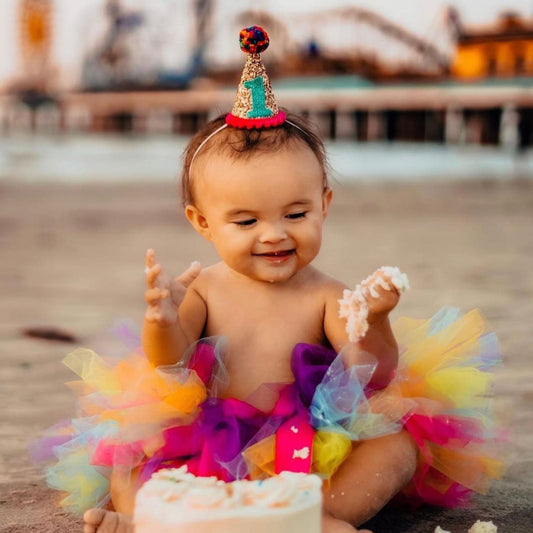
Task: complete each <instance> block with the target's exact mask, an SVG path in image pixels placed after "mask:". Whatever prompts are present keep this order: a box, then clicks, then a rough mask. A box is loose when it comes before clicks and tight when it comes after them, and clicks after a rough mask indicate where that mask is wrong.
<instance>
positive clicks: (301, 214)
mask: <svg viewBox="0 0 533 533" xmlns="http://www.w3.org/2000/svg"><path fill="white" fill-rule="evenodd" d="M306 214H307V211H298V213H289V214H288V215H286V217H287V218H289V219H290V220H295V219H298V218H304V217H305V215H306Z"/></svg>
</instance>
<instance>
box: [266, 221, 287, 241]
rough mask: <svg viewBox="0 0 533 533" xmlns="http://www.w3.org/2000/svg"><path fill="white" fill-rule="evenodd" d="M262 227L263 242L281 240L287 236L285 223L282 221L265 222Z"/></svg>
mask: <svg viewBox="0 0 533 533" xmlns="http://www.w3.org/2000/svg"><path fill="white" fill-rule="evenodd" d="M261 229H262V231H261V236H260V241H261V242H280V241H283V240H284V239H286V238H287V232H286V230H285V225H284V224H282V223H268V224H264V226H263V228H261Z"/></svg>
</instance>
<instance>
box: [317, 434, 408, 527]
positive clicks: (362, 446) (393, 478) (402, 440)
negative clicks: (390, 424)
mask: <svg viewBox="0 0 533 533" xmlns="http://www.w3.org/2000/svg"><path fill="white" fill-rule="evenodd" d="M416 465H417V446H416V444H415V443H414V441H413V439H412V438H411V436H410V435H409V433H407V432H406V431H405V430H403V431H401V432H399V433H395V434H393V435H387V436H385V437H379V438H376V439H371V440H368V441H364V442H361V443H359V444H355V445H354V446H353V448H352V451H351V452H350V455H348V457H347V458H346V460H345V461H344V462H343V463H342V465H341V467H340V468H339V470H338V471H337V472H336V473H335V475H334V476H333V477H332V479H331V484H330V486H329V487H328V488H326V489H324V511H325V512H326V513H327V514H329V515H330V516H332V517H333V518H336V519H338V520H343V521H345V522H348V523H349V524H353V525H354V526H358V525H359V524H363V523H364V522H366V521H367V520H368V519H370V518H372V517H373V516H374V515H375V514H376V513H377V512H378V511H379V510H380V509H381V508H382V507H384V506H385V505H386V504H387V503H388V502H389V501H390V500H391V499H392V498H393V497H394V496H395V495H396V494H397V493H398V492H399V491H400V490H401V489H402V488H403V487H405V486H406V485H407V484H408V483H409V481H410V480H411V478H412V477H413V475H414V473H415V469H416ZM325 531H327V530H325ZM332 531H333V529H332Z"/></svg>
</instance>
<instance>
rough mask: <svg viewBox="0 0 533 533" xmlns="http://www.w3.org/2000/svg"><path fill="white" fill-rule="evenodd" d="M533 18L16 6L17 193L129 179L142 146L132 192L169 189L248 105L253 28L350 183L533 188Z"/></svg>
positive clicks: (453, 12)
mask: <svg viewBox="0 0 533 533" xmlns="http://www.w3.org/2000/svg"><path fill="white" fill-rule="evenodd" d="M532 16H533V4H532V3H531V1H530V0H487V1H483V2H469V1H467V0H457V1H456V2H454V3H453V4H451V3H449V2H447V1H444V0H411V1H409V2H394V1H392V0H377V1H376V0H373V1H370V0H352V1H346V0H345V1H342V0H332V1H328V2H318V3H314V5H313V6H312V7H311V6H310V5H309V2H305V1H303V0H294V1H292V2H283V1H281V0H270V1H268V2H263V3H262V4H261V3H259V4H258V3H255V2H254V3H253V4H252V3H250V2H245V1H244V0H153V1H150V2H147V1H143V0H77V1H76V2H72V1H69V0H2V2H1V5H0V45H1V48H0V50H1V51H0V135H1V141H2V142H1V144H0V179H7V178H11V179H23V180H27V179H32V180H35V179H38V178H39V177H42V178H46V179H48V180H67V181H73V180H76V179H91V180H96V179H99V178H104V179H107V178H108V177H110V176H114V177H116V178H118V177H125V175H124V174H125V173H124V170H123V169H121V168H120V166H119V165H117V156H118V158H119V160H120V157H121V156H122V155H124V151H126V152H127V151H128V147H133V148H134V153H135V163H136V164H135V165H134V168H130V170H129V171H128V172H127V173H126V175H127V177H128V178H129V179H134V178H139V179H145V178H146V173H147V172H149V173H150V177H151V179H156V178H160V179H165V178H168V176H169V173H171V174H172V173H175V172H176V166H175V165H176V163H175V160H173V159H172V157H171V156H170V153H171V152H175V150H176V145H178V147H182V146H183V144H184V142H185V141H186V139H187V137H188V135H190V133H191V132H193V131H196V129H197V128H198V126H199V125H201V124H202V123H204V122H205V121H207V120H209V119H210V118H212V117H213V116H215V115H217V114H219V113H220V112H226V111H228V110H229V109H230V108H231V105H232V100H233V97H234V94H235V88H236V85H237V82H238V80H239V76H240V72H241V69H242V66H243V63H244V56H243V54H242V53H241V52H240V49H239V46H238V32H239V30H240V29H241V28H242V27H244V26H248V25H252V24H258V25H262V26H263V27H264V28H265V29H266V30H267V31H268V32H269V34H270V37H271V42H272V45H271V47H270V49H269V50H268V51H267V52H266V53H265V54H264V61H265V63H266V64H267V68H268V72H269V75H270V77H271V81H272V83H273V87H274V91H275V94H276V96H277V99H278V102H279V104H280V105H282V106H285V107H287V108H289V109H290V110H292V111H294V112H298V113H302V114H304V115H308V116H310V118H311V119H312V120H313V121H314V122H315V123H316V124H317V125H318V126H319V128H320V130H321V132H322V134H323V135H324V137H325V138H327V139H329V140H331V141H335V143H334V148H333V149H332V150H331V158H332V164H333V168H334V170H335V171H336V172H337V175H338V177H339V179H341V180H353V179H356V180H365V179H370V180H376V179H382V178H385V179H389V180H399V179H400V180H401V179H408V180H412V179H424V180H425V179H428V178H431V177H439V178H440V177H442V176H443V174H446V175H451V176H453V177H455V178H463V177H467V178H468V177H485V178H493V177H496V178H502V179H509V178H513V177H524V176H526V177H527V176H530V175H531V174H532V172H533V163H532V159H531V148H532V146H533V87H532V80H533V18H532ZM23 133H31V137H29V138H24V137H21V135H20V134H23ZM97 134H106V135H105V142H103V143H100V142H99V141H100V139H102V137H101V135H97ZM113 134H119V135H113ZM14 135H18V137H17V142H16V143H15V144H16V145H14V144H13V142H12V140H13V136H14ZM58 136H60V137H62V139H63V141H66V140H68V146H69V150H68V152H69V153H68V157H66V156H65V153H64V152H63V153H61V155H59V153H58V152H57V148H58V145H57V142H55V141H57V137H58ZM126 137H128V138H129V140H130V142H129V143H127V144H126V145H124V139H125V138H126ZM139 137H142V142H139ZM113 138H115V139H117V140H116V142H112V140H113ZM21 146H24V149H25V150H26V151H27V152H28V153H30V154H31V158H27V160H26V161H24V160H23V159H24V158H22V157H20V151H21V149H22V148H21ZM385 148H386V149H387V158H382V157H379V154H380V153H381V152H382V150H383V149H385ZM94 151H97V152H98V153H99V155H100V156H101V157H100V158H99V160H98V161H94V159H93V158H91V156H90V154H92V153H94ZM354 156H357V158H358V164H357V168H355V167H354V165H353V164H352V161H353V157H354ZM58 159H62V160H63V163H62V164H58ZM78 163H79V164H78Z"/></svg>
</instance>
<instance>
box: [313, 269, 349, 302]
mask: <svg viewBox="0 0 533 533" xmlns="http://www.w3.org/2000/svg"><path fill="white" fill-rule="evenodd" d="M312 285H313V286H314V288H315V290H316V291H317V293H319V294H320V295H321V296H322V298H323V299H324V301H326V302H327V301H329V300H335V301H336V300H337V299H339V298H342V293H343V291H344V289H348V288H349V287H348V286H347V285H346V283H344V282H342V281H340V280H338V279H336V278H334V277H332V276H329V275H327V274H324V273H323V272H320V271H319V270H316V271H315V273H314V275H313V282H312Z"/></svg>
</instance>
